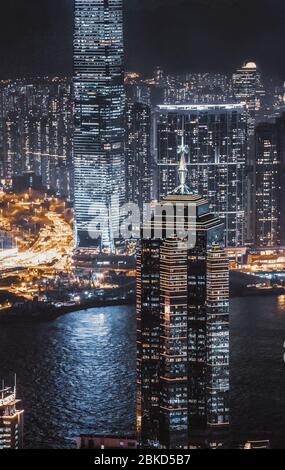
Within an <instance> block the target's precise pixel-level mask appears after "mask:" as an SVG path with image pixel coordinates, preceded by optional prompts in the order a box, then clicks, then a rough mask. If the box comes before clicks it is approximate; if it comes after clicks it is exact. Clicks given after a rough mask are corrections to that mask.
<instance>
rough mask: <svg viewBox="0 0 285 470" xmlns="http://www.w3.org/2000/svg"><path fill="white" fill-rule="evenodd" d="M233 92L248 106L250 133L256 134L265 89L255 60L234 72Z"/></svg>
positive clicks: (240, 101) (236, 97)
mask: <svg viewBox="0 0 285 470" xmlns="http://www.w3.org/2000/svg"><path fill="white" fill-rule="evenodd" d="M232 81H233V94H234V97H235V99H236V100H237V102H239V103H242V104H244V105H245V106H246V109H247V112H248V116H249V120H248V128H249V135H250V136H251V137H252V136H253V135H254V127H255V122H256V118H257V116H258V113H259V111H260V109H261V106H262V100H263V98H264V96H265V90H264V87H263V84H262V80H261V74H260V72H259V71H258V68H257V65H256V64H255V63H254V62H247V63H245V64H244V65H243V66H242V67H241V68H240V69H239V70H237V71H236V72H235V73H234V74H233V80H232Z"/></svg>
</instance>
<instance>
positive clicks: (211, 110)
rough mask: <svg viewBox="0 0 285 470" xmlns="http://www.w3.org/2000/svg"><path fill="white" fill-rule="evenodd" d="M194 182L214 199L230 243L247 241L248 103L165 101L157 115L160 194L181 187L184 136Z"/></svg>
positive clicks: (212, 202) (197, 190) (212, 205)
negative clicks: (179, 172)
mask: <svg viewBox="0 0 285 470" xmlns="http://www.w3.org/2000/svg"><path fill="white" fill-rule="evenodd" d="M182 137H183V138H184V141H185V145H186V146H187V147H188V154H187V155H186V160H187V166H188V170H189V186H190V190H191V192H192V193H193V194H200V195H201V196H203V197H204V198H206V199H207V200H209V203H210V210H211V211H212V212H213V213H215V214H218V215H219V217H220V218H221V219H222V220H223V222H224V224H225V240H226V245H227V246H232V247H236V246H242V245H243V244H244V241H245V238H246V234H245V228H246V207H247V163H248V162H247V119H246V115H245V111H244V107H243V106H241V105H239V104H225V105H162V106H158V107H157V110H156V116H155V151H156V155H157V168H158V198H159V199H160V198H162V197H164V196H166V195H167V194H169V192H171V191H173V189H174V188H175V187H176V186H177V171H176V166H177V161H178V158H179V157H178V154H177V148H178V146H179V144H180V141H181V138H182Z"/></svg>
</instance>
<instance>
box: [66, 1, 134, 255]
mask: <svg viewBox="0 0 285 470" xmlns="http://www.w3.org/2000/svg"><path fill="white" fill-rule="evenodd" d="M123 50H124V48H123V1H122V0H75V28H74V93H75V135H74V167H75V177H74V178H75V183H74V184H75V219H76V239H77V245H78V247H82V248H86V247H90V246H98V245H100V247H101V248H102V249H106V250H109V251H110V250H111V251H112V250H113V244H114V238H115V233H114V232H115V231H116V227H117V224H118V221H119V206H120V204H122V203H123V202H124V200H125V161H124V139H125V136H124V108H125V97H124V77H123ZM98 214H99V219H98ZM96 217H97V219H96V220H97V222H98V221H99V226H100V229H99V230H98V231H99V232H100V236H99V237H98V236H96V235H95V232H96V231H97V225H98V224H97V222H94V219H95V218H96Z"/></svg>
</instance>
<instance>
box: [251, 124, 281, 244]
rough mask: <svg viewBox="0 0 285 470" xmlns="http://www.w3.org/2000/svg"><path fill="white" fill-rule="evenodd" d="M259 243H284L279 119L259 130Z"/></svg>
mask: <svg viewBox="0 0 285 470" xmlns="http://www.w3.org/2000/svg"><path fill="white" fill-rule="evenodd" d="M254 176H255V183H254V188H255V191H254V198H253V199H254V201H253V207H254V208H255V211H254V213H255V244H256V245H258V246H277V245H278V244H280V211H281V207H280V203H281V201H280V198H281V162H280V158H279V153H278V129H277V126H276V124H275V123H264V124H259V125H258V127H257V128H256V131H255V171H254Z"/></svg>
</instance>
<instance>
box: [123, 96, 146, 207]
mask: <svg viewBox="0 0 285 470" xmlns="http://www.w3.org/2000/svg"><path fill="white" fill-rule="evenodd" d="M126 134H127V135H126V137H127V143H126V200H127V201H128V202H131V203H135V204H137V205H138V206H139V208H140V210H141V212H142V208H143V204H144V203H150V201H151V196H152V161H151V143H150V137H151V109H150V107H149V106H147V105H146V104H143V103H132V102H129V103H128V105H127V111H126Z"/></svg>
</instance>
